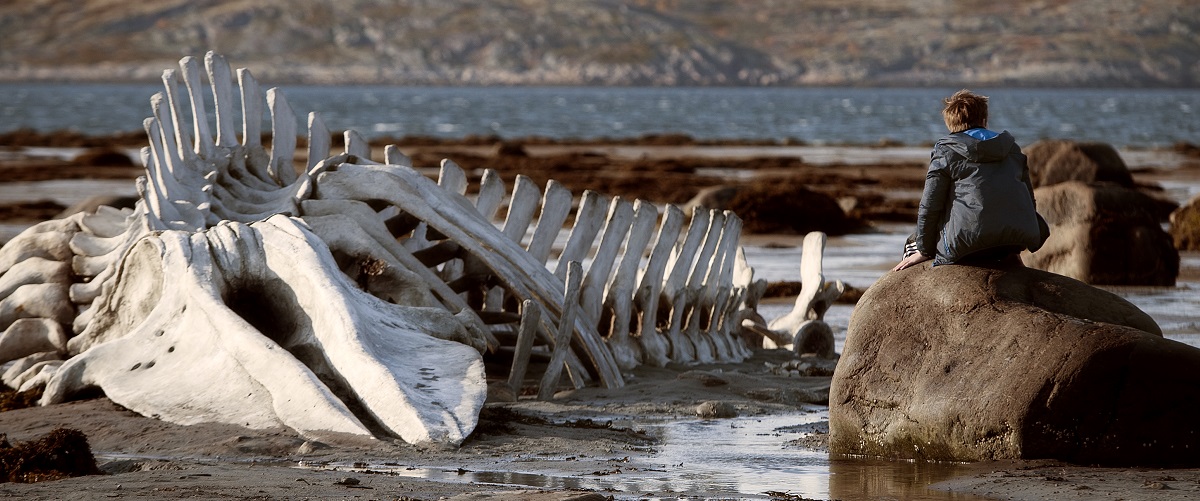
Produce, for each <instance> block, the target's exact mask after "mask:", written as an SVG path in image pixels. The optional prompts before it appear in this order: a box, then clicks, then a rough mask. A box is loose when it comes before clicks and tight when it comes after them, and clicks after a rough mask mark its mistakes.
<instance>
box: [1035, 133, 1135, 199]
mask: <svg viewBox="0 0 1200 501" xmlns="http://www.w3.org/2000/svg"><path fill="white" fill-rule="evenodd" d="M1024 153H1025V156H1026V157H1027V158H1028V159H1029V178H1030V180H1031V181H1032V182H1033V186H1034V187H1035V188H1036V187H1040V186H1050V185H1054V184H1058V183H1065V182H1068V181H1082V182H1084V183H1096V182H1108V183H1116V184H1119V185H1121V186H1125V187H1133V176H1132V175H1131V174H1130V173H1129V167H1128V166H1126V165H1125V161H1124V160H1122V159H1121V155H1120V154H1119V153H1117V150H1116V148H1113V147H1112V145H1109V144H1107V143H1090V142H1076V141H1069V140H1063V139H1043V140H1041V141H1038V142H1036V143H1033V144H1031V145H1029V146H1028V147H1026V148H1025V150H1024Z"/></svg>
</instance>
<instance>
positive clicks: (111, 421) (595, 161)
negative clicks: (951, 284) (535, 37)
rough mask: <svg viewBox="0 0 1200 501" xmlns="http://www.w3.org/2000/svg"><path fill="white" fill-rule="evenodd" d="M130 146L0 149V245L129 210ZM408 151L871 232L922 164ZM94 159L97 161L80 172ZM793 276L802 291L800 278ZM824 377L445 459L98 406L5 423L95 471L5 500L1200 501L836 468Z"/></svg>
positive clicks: (1173, 484)
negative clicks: (741, 197)
mask: <svg viewBox="0 0 1200 501" xmlns="http://www.w3.org/2000/svg"><path fill="white" fill-rule="evenodd" d="M137 146H138V145H137V144H134V143H130V142H122V141H114V142H112V143H111V144H107V145H103V146H95V145H88V146H83V145H70V144H67V145H62V144H59V145H55V146H54V147H53V148H49V147H40V146H38V147H35V146H30V145H19V146H13V145H10V146H7V147H6V146H4V145H3V144H2V143H0V172H3V173H4V176H3V181H0V241H7V239H9V238H11V237H12V236H13V235H15V234H16V232H19V231H20V230H21V229H22V228H24V227H27V226H28V225H30V224H33V223H35V222H37V221H41V220H44V219H48V218H51V217H54V216H55V215H56V214H59V213H61V212H62V211H63V210H67V209H68V208H69V207H72V206H79V204H85V203H86V202H87V201H88V200H93V201H94V199H93V197H97V196H104V197H110V199H111V197H121V196H130V195H132V194H133V182H132V181H133V179H134V178H135V177H136V176H137V175H139V173H140V172H141V170H140V168H139V167H136V166H133V165H132V164H126V165H122V164H121V162H120V161H119V159H118V160H113V159H109V160H96V159H95V158H96V157H97V154H98V153H99V152H100V150H104V151H116V152H121V153H125V154H126V155H128V154H130V153H132V152H133V151H136V148H137ZM401 147H402V148H401V149H402V150H404V151H405V153H406V154H408V155H409V156H411V157H412V158H413V160H414V163H415V165H417V166H418V167H421V166H427V167H430V168H432V167H433V166H436V165H437V164H436V162H437V161H438V160H440V159H441V158H452V159H453V160H455V161H456V162H457V163H459V164H460V165H462V166H463V167H465V168H467V169H468V171H472V170H476V171H477V170H478V169H481V168H483V167H489V168H494V169H496V170H497V171H499V172H500V173H501V174H502V175H503V176H505V177H506V179H507V178H509V177H511V176H515V175H516V174H517V173H520V174H524V175H527V176H530V177H531V178H533V180H534V181H537V182H538V183H539V184H541V183H544V182H545V181H546V180H548V179H556V180H558V181H560V182H563V183H564V185H566V186H567V187H568V188H570V189H571V190H572V191H573V192H576V193H578V192H580V191H581V190H583V189H594V190H596V191H600V192H604V193H608V194H618V195H622V196H628V197H631V198H633V197H640V198H648V199H651V200H653V201H655V202H660V203H676V204H682V203H684V202H686V201H687V200H689V199H690V198H691V197H692V196H693V195H695V194H696V193H697V192H698V191H699V190H700V189H701V188H705V187H710V186H717V185H720V184H724V183H729V182H734V181H738V180H746V179H750V180H754V179H759V180H762V179H775V180H778V179H785V180H787V181H788V182H794V183H798V184H802V185H804V186H806V187H809V188H810V189H812V190H814V191H819V192H824V193H828V194H831V195H834V196H836V197H843V198H844V197H851V196H853V197H857V199H858V200H861V201H863V203H862V204H860V205H859V206H857V207H856V210H857V212H856V217H857V218H859V219H861V220H863V221H866V222H867V223H868V224H881V223H887V224H898V223H903V222H907V221H911V220H912V218H913V217H914V216H915V209H916V206H915V204H916V200H917V199H918V197H919V190H920V188H921V184H922V182H923V180H924V168H925V162H926V160H927V158H928V151H927V149H925V148H924V147H912V146H887V147H878V148H872V147H829V146H820V147H818V146H788V145H754V144H725V145H698V144H650V143H644V144H563V143H554V144H534V143H531V144H519V145H517V146H516V149H514V147H513V146H512V145H508V147H507V148H503V147H500V146H498V145H495V144H490V143H487V142H486V141H478V142H477V143H472V142H469V141H466V142H458V143H452V142H441V143H436V144H432V143H431V144H417V143H413V144H411V145H407V146H405V145H403V144H402V145H401ZM514 152H516V153H515V154H514ZM89 153H91V154H92V156H91V157H87V158H91V160H87V161H81V160H80V159H81V158H85V157H86V155H87V154H89ZM1122 156H1123V158H1124V159H1125V160H1126V162H1127V163H1128V164H1129V167H1130V169H1131V170H1132V171H1133V172H1134V178H1135V180H1137V181H1138V182H1139V183H1142V184H1145V185H1157V186H1160V187H1161V188H1162V189H1163V192H1164V193H1165V196H1168V197H1171V198H1176V199H1180V198H1186V197H1190V196H1194V195H1195V194H1196V193H1198V192H1200V158H1197V157H1196V156H1194V155H1189V154H1188V153H1186V152H1183V151H1179V150H1171V149H1164V150H1142V151H1129V152H1125V151H1123V152H1122ZM378 157H380V158H382V155H381V154H380V155H378ZM297 160H298V161H303V159H297ZM476 176H478V172H476ZM477 180H478V178H477V177H476V179H475V180H474V181H477ZM668 186H669V187H670V189H667V188H666V187H668ZM797 238H798V237H797V236H796V235H756V236H752V237H747V239H746V241H745V242H744V244H746V245H755V244H758V245H763V244H764V243H766V242H771V243H772V244H773V245H779V244H780V243H781V242H782V243H786V242H795V241H796V240H797ZM831 245H838V244H837V242H833V243H831ZM1197 257H1200V256H1197V255H1196V253H1188V254H1187V255H1186V256H1185V259H1187V260H1190V261H1188V262H1195V260H1196V258H1197ZM1197 277H1200V269H1197V268H1196V267H1189V266H1186V265H1185V266H1184V268H1183V271H1182V272H1181V279H1182V278H1187V279H1189V280H1193V281H1194V280H1197V279H1198V278H1197ZM832 278H837V277H832ZM793 280H799V277H798V275H797V276H796V277H794V278H793ZM852 285H859V284H852ZM867 285H869V284H867ZM788 301H790V298H777V299H773V300H771V303H772V305H774V306H773V307H774V308H776V309H779V308H785V309H786V304H787V302H788ZM846 307H850V306H846ZM492 362H496V363H501V362H503V361H502V360H494V361H492ZM802 362H809V363H807V364H805V365H803V366H802V367H804V371H803V372H801V371H799V370H793V371H789V370H788V368H789V367H796V366H799V364H801V363H802ZM789 364H790V365H789ZM831 371H832V366H831V365H829V364H822V363H817V362H815V361H813V360H801V359H799V358H797V357H796V356H795V355H794V354H793V353H792V352H790V351H787V350H758V351H756V353H755V356H754V357H753V358H751V359H749V360H747V361H745V362H743V363H739V364H698V365H687V366H684V365H671V366H668V367H665V368H653V367H640V368H638V369H635V370H634V371H632V372H630V373H628V374H626V380H627V384H626V385H625V386H624V387H623V388H620V389H613V390H609V389H603V388H598V387H587V388H583V389H580V390H573V389H569V388H568V387H567V386H565V385H564V386H563V387H562V391H560V392H559V393H558V394H556V395H555V398H554V399H553V400H551V401H538V400H536V399H533V397H532V396H523V397H521V398H519V399H518V400H517V401H516V402H508V403H505V402H492V403H488V404H486V406H485V409H484V411H483V413H482V414H481V417H480V422H479V425H478V426H477V428H476V430H475V432H474V433H473V434H472V435H471V436H470V437H468V438H467V440H466V441H465V442H464V443H463V444H462V445H461V447H458V448H453V449H426V448H418V447H414V446H411V445H408V444H404V443H402V442H398V441H397V442H391V441H385V440H366V439H361V438H354V437H348V436H323V437H303V436H300V435H298V434H296V433H295V432H293V431H291V430H286V429H270V430H252V429H247V428H242V427H237V426H232V425H219V424H201V425H193V426H180V425H175V424H171V423H167V422H163V421H159V420H155V419H151V418H147V417H143V416H140V415H138V414H136V413H133V412H131V411H129V410H126V409H124V408H122V407H120V406H119V405H116V404H114V403H113V402H111V401H110V400H108V399H106V398H104V397H103V396H97V397H94V398H90V399H84V400H79V401H74V402H70V403H66V404H60V405H54V406H48V407H31V408H24V409H16V410H11V411H7V412H0V433H2V434H5V435H6V437H7V440H9V441H12V442H22V441H26V440H31V439H34V438H37V437H39V436H42V435H44V434H46V433H48V432H50V431H51V430H53V429H55V428H59V427H67V428H72V429H76V430H79V431H81V432H83V433H84V434H85V435H86V436H87V437H88V441H89V444H90V446H91V449H92V451H93V453H94V455H95V456H96V459H97V462H98V463H99V465H100V467H101V469H102V470H103V471H104V472H105V474H104V475H93V476H85V477H77V478H69V479H64V480H57V481H49V482H40V483H33V484H17V483H4V484H0V497H9V498H17V499H70V498H74V499H107V498H130V499H175V498H193V499H229V498H233V499H317V498H319V499H403V500H434V499H454V500H476V499H480V500H482V499H529V500H568V499H570V500H590V499H779V500H800V499H813V496H814V494H812V493H819V494H817V496H818V497H816V498H815V499H843V500H853V499H925V500H959V501H963V500H981V499H1010V500H1035V499H1036V500H1041V499H1080V500H1085V499H1105V500H1108V499H1111V500H1117V499H1123V500H1174V499H1195V498H1197V497H1200V469H1169V470H1164V469H1152V468H1098V467H1091V466H1088V465H1071V464H1065V463H1061V462H1057V461H1048V460H1045V461H1012V462H989V463H975V464H914V463H908V462H889V461H884V460H877V459H868V458H829V457H828V456H829V454H828V452H827V451H826V449H825V444H826V443H827V440H826V437H827V432H828V424H827V420H826V419H825V417H824V416H826V414H825V412H826V409H827V407H826V406H827V405H828V391H829V383H830V377H829V376H830V374H831ZM490 372H491V371H489V374H490ZM530 373H531V374H533V375H540V374H541V371H540V370H536V369H535V370H531V371H530ZM502 376H504V374H503V373H501V374H500V375H499V377H502ZM499 377H497V378H495V379H496V380H497V381H499ZM536 384H537V381H536V380H533V379H530V380H527V381H526V386H528V387H536ZM739 444H740V445H739ZM739 448H740V449H739ZM714 450H719V452H714ZM758 462H762V463H763V464H767V465H769V467H762V466H759V465H758V464H759V463H758ZM785 467H792V468H794V471H795V475H791V474H780V473H778V472H780V471H782V470H787V468H785ZM760 470H762V471H766V472H767V473H766V474H762V473H760ZM788 471H793V470H788ZM772 472H774V473H772ZM814 472H815V473H814ZM797 479H799V480H801V481H802V482H801V483H797Z"/></svg>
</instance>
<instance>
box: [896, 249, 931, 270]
mask: <svg viewBox="0 0 1200 501" xmlns="http://www.w3.org/2000/svg"><path fill="white" fill-rule="evenodd" d="M930 259H933V258H931V257H929V256H926V255H924V254H921V253H920V252H916V253H913V255H911V256H908V257H906V258H904V260H903V261H900V264H897V265H896V267H895V268H892V271H900V270H903V269H905V268H908V267H909V266H912V265H914V264H919V263H924V262H925V261H928V260H930Z"/></svg>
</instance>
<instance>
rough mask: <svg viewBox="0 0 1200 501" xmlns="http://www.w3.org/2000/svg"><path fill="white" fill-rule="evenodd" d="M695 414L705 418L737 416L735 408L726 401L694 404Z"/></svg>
mask: <svg viewBox="0 0 1200 501" xmlns="http://www.w3.org/2000/svg"><path fill="white" fill-rule="evenodd" d="M696 415H697V416H700V417H702V418H705V419H723V418H733V417H737V409H735V408H734V407H733V406H732V405H729V404H728V403H726V402H715V401H708V402H704V403H701V404H700V405H698V406H696Z"/></svg>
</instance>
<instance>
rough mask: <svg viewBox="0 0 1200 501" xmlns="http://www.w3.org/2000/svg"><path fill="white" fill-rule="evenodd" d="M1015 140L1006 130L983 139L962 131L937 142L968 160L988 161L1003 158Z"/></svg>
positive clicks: (996, 160)
mask: <svg viewBox="0 0 1200 501" xmlns="http://www.w3.org/2000/svg"><path fill="white" fill-rule="evenodd" d="M1016 142H1017V140H1016V139H1015V138H1013V137H1012V134H1009V133H1008V131H1004V132H1001V133H1000V134H997V135H996V136H995V137H993V138H991V139H985V140H981V139H978V138H976V137H973V136H971V135H968V134H966V133H963V132H955V133H954V134H950V135H949V136H946V137H944V138H942V139H940V140H938V142H937V144H938V145H940V146H945V147H946V148H949V149H950V150H952V151H954V152H955V153H958V154H959V155H962V156H964V157H966V159H967V160H968V161H971V162H978V163H989V162H999V161H1000V160H1003V159H1004V157H1005V156H1007V155H1008V152H1009V150H1011V149H1012V147H1013V145H1014V144H1016Z"/></svg>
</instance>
